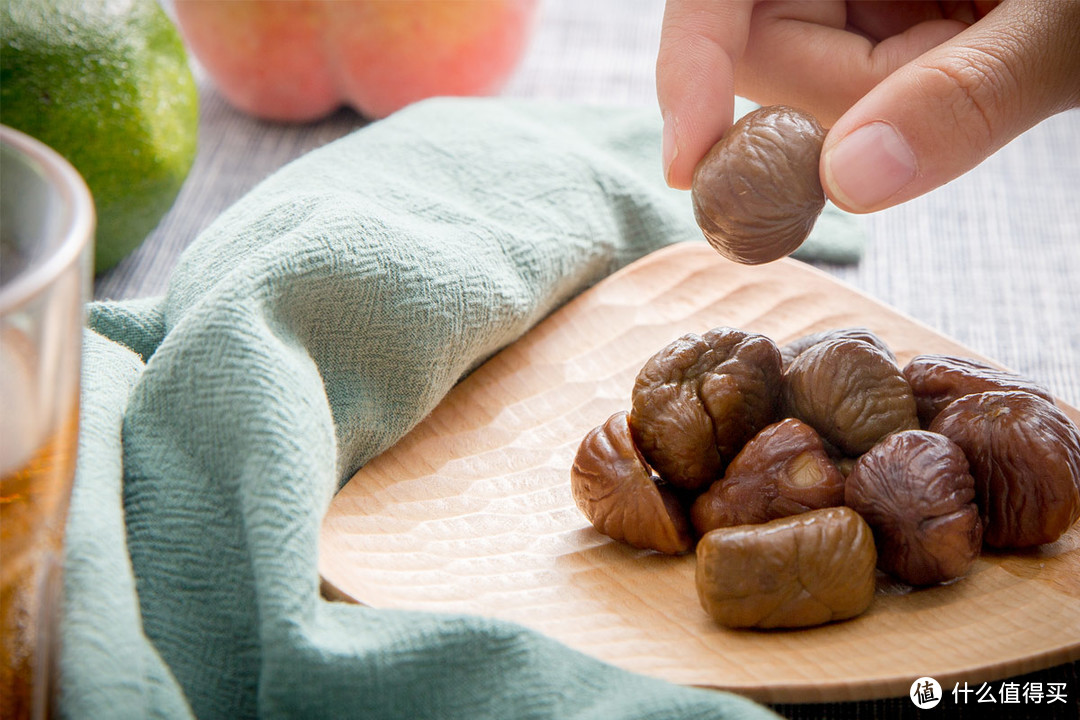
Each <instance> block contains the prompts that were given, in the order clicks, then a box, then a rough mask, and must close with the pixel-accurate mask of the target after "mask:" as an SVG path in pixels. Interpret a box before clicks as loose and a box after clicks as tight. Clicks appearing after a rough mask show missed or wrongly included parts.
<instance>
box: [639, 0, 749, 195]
mask: <svg viewBox="0 0 1080 720" xmlns="http://www.w3.org/2000/svg"><path fill="white" fill-rule="evenodd" d="M753 8H754V2H753V0H731V1H729V2H718V1H717V0H668V1H667V5H666V6H665V8H664V21H663V27H662V29H661V32H660V50H659V53H658V54H657V59H656V95H657V100H658V101H659V104H660V112H661V114H662V116H663V119H664V139H663V144H664V175H665V178H666V179H667V183H668V185H670V186H672V187H675V188H680V189H683V190H685V189H688V188H689V187H690V183H691V181H692V179H693V174H694V167H695V166H696V165H697V163H698V161H700V160H701V158H702V157H704V156H705V153H706V152H708V150H709V148H711V147H712V146H713V145H714V144H716V142H717V141H718V140H720V138H721V136H723V134H724V132H726V131H727V129H728V128H729V127H731V123H732V122H733V120H734V114H735V64H736V62H737V61H738V60H739V58H740V57H741V56H742V54H743V51H744V50H745V49H746V38H747V35H748V33H749V28H750V15H751V12H752V11H753Z"/></svg>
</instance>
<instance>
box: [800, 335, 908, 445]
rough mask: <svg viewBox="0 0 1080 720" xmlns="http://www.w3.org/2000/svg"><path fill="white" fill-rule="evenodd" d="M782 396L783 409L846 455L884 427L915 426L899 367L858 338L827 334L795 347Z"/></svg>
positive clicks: (872, 440)
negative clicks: (801, 347) (828, 337)
mask: <svg viewBox="0 0 1080 720" xmlns="http://www.w3.org/2000/svg"><path fill="white" fill-rule="evenodd" d="M783 400H784V405H785V408H786V410H787V412H788V414H789V415H791V416H793V417H797V418H799V419H800V420H802V421H804V422H806V423H807V424H808V425H810V426H811V427H813V428H814V429H815V430H817V431H818V433H820V434H821V436H822V437H823V438H824V439H825V440H827V441H829V442H830V443H832V444H833V445H834V446H835V447H836V448H837V449H839V450H840V451H841V452H842V453H844V454H845V455H849V456H852V457H854V456H858V455H861V454H862V453H864V452H866V451H867V450H869V449H870V448H871V447H873V446H874V445H875V444H876V443H877V442H878V441H879V440H881V439H882V438H883V437H885V436H886V435H889V434H890V433H894V432H899V431H901V430H914V429H918V427H919V419H918V416H917V415H916V412H915V397H914V395H912V392H911V387H910V386H909V385H908V383H907V380H905V379H904V376H903V375H902V374H901V373H900V368H899V367H897V365H896V363H895V362H893V361H892V360H891V359H890V358H889V356H888V355H886V354H885V353H884V352H882V351H881V350H880V349H878V348H877V347H875V346H873V345H871V344H870V343H867V342H863V341H862V340H855V339H851V338H839V339H835V340H827V341H825V342H820V343H817V344H815V345H812V346H811V347H809V348H807V349H806V350H804V351H803V352H801V353H800V354H799V355H798V357H796V358H795V360H794V361H792V363H791V366H790V367H788V369H787V371H786V372H785V373H784V383H783Z"/></svg>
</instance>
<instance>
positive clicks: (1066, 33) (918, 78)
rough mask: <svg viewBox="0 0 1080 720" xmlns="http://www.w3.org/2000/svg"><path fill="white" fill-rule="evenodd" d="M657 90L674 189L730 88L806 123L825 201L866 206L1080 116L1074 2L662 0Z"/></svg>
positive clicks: (926, 187)
mask: <svg viewBox="0 0 1080 720" xmlns="http://www.w3.org/2000/svg"><path fill="white" fill-rule="evenodd" d="M656 84H657V96H658V99H659V102H660V109H661V112H662V114H663V118H664V171H665V176H666V178H667V182H668V184H669V185H671V186H672V187H677V188H682V189H686V188H689V187H690V183H691V180H692V177H693V172H694V168H695V167H696V165H697V164H698V162H699V161H700V160H701V158H702V157H704V155H705V153H706V152H707V151H708V149H709V148H710V147H712V145H713V144H715V143H716V141H717V140H719V139H720V137H721V136H722V135H723V134H724V132H725V131H726V130H727V129H728V128H729V127H730V126H731V123H732V120H733V118H732V114H733V107H734V95H735V93H738V94H739V95H742V96H744V97H747V98H749V99H751V100H753V101H755V102H758V103H761V104H763V105H769V104H775V103H784V104H788V105H793V106H795V107H798V108H801V109H803V110H806V111H809V112H811V113H813V114H814V115H816V116H817V117H818V119H819V121H821V123H822V124H823V125H825V127H829V128H830V130H829V133H828V135H827V136H826V138H825V144H824V147H823V149H822V154H821V167H820V173H821V182H822V186H823V187H824V188H825V192H826V194H827V195H828V196H829V198H830V199H831V200H832V201H833V202H835V203H836V204H837V205H839V206H840V207H842V208H844V209H846V210H850V211H852V212H870V211H874V210H880V209H883V208H886V207H891V206H893V205H896V204H898V203H901V202H904V201H907V200H910V199H911V198H914V197H917V196H919V195H922V194H923V193H926V192H929V191H930V190H933V189H934V188H936V187H939V186H941V185H943V184H945V183H946V182H948V181H950V180H953V179H954V178H956V177H959V176H960V175H962V174H963V173H965V172H967V171H968V170H970V169H971V168H973V167H975V166H976V165H978V164H979V163H980V162H982V161H983V160H985V159H986V158H987V157H989V156H990V155H991V154H993V153H994V152H995V151H997V150H998V149H1000V148H1001V147H1002V146H1004V145H1005V144H1006V143H1008V142H1009V141H1010V140H1012V139H1013V138H1015V137H1016V136H1017V135H1019V134H1021V133H1022V132H1024V131H1025V130H1028V129H1029V128H1031V127H1033V126H1035V125H1036V124H1038V123H1039V122H1041V121H1042V120H1044V119H1046V118H1047V117H1050V116H1051V115H1053V114H1055V113H1058V112H1061V111H1063V110H1066V109H1069V108H1074V107H1078V106H1080V0H1004V1H1003V2H1000V3H996V2H985V1H984V2H978V1H976V2H940V3H934V2H840V1H830V2H798V1H794V2H793V1H790V0H778V1H776V2H760V3H757V2H752V1H750V0H742V1H740V0H734V1H726V2H722V1H720V0H668V2H667V7H666V9H665V12H664V24H663V29H662V33H661V39H660V52H659V56H658V58H657V69H656Z"/></svg>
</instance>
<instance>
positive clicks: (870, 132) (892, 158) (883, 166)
mask: <svg viewBox="0 0 1080 720" xmlns="http://www.w3.org/2000/svg"><path fill="white" fill-rule="evenodd" d="M824 164H825V184H826V185H827V186H828V189H829V190H831V191H832V193H831V194H832V195H833V196H834V197H835V198H836V199H837V200H839V201H840V203H841V204H842V205H846V206H847V207H848V209H850V210H855V211H864V212H865V211H869V210H873V209H874V208H876V207H877V206H878V205H880V204H881V203H883V202H885V201H886V200H888V199H889V198H891V197H892V196H893V195H895V194H896V193H898V192H900V191H901V190H902V189H903V188H904V187H905V186H906V185H907V184H908V183H910V182H911V181H912V180H914V179H915V173H916V166H915V154H914V153H913V152H911V148H910V147H908V144H907V142H906V141H905V140H904V138H903V137H902V136H901V135H900V133H898V132H896V129H895V128H893V126H892V125H889V124H888V123H884V122H872V123H867V124H866V125H863V126H862V127H860V128H858V129H857V130H855V131H854V132H851V133H849V134H848V135H847V136H846V137H845V138H843V139H842V140H841V141H840V142H838V143H837V144H836V145H835V146H833V148H832V149H831V150H829V151H828V152H827V153H826V154H825V163H824Z"/></svg>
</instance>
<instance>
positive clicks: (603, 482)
mask: <svg viewBox="0 0 1080 720" xmlns="http://www.w3.org/2000/svg"><path fill="white" fill-rule="evenodd" d="M570 490H571V492H572V493H573V501H575V502H576V503H577V505H578V507H579V508H580V510H581V512H582V513H583V514H584V516H585V517H586V518H589V521H590V522H592V524H593V527H594V528H596V529H597V530H598V531H599V532H602V533H604V534H605V535H608V536H609V538H611V539H612V540H619V541H621V542H625V543H627V544H630V545H633V546H634V547H640V548H646V549H654V551H658V552H660V553H667V554H672V555H675V554H678V553H686V552H687V551H689V549H690V548H691V547H692V546H693V538H692V535H691V532H690V524H689V520H688V518H687V513H686V510H685V508H684V507H683V505H681V504H680V503H679V500H678V498H677V497H676V495H675V493H674V492H672V490H671V488H669V487H665V486H663V484H662V481H661V479H660V478H658V477H656V476H654V475H653V474H652V472H651V470H650V468H649V466H648V463H647V462H646V461H645V458H643V457H642V454H640V453H639V452H638V451H637V448H636V447H635V446H634V441H633V438H632V437H631V435H630V425H629V424H627V423H626V412H625V411H619V412H616V413H615V415H612V416H611V417H610V418H608V419H607V421H606V422H605V423H604V424H603V425H599V426H597V427H594V429H593V430H591V431H590V432H589V434H586V435H585V437H584V439H583V440H582V441H581V445H580V446H579V447H578V453H577V456H575V458H573V466H572V467H571V468H570Z"/></svg>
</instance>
